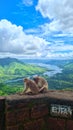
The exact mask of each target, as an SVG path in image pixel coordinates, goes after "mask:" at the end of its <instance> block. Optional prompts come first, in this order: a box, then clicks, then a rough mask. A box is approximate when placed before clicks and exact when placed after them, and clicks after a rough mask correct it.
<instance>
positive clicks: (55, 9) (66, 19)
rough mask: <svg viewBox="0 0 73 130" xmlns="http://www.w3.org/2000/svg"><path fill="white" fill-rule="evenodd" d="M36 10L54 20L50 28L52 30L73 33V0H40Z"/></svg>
mask: <svg viewBox="0 0 73 130" xmlns="http://www.w3.org/2000/svg"><path fill="white" fill-rule="evenodd" d="M36 10H38V11H40V13H41V14H42V16H43V17H44V18H45V17H48V18H49V19H51V20H52V22H51V23H50V24H49V28H50V30H52V31H62V32H70V33H73V1H72V0H63V1H61V0H56V1H55V0H39V1H38V5H37V6H36Z"/></svg>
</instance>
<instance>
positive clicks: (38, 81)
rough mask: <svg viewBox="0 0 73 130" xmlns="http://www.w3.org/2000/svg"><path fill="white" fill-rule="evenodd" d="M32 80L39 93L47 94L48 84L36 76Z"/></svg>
mask: <svg viewBox="0 0 73 130" xmlns="http://www.w3.org/2000/svg"><path fill="white" fill-rule="evenodd" d="M33 80H34V81H35V83H36V84H37V86H38V88H39V92H41V93H45V92H48V83H47V81H46V80H45V79H44V78H43V77H40V76H36V77H34V78H33Z"/></svg>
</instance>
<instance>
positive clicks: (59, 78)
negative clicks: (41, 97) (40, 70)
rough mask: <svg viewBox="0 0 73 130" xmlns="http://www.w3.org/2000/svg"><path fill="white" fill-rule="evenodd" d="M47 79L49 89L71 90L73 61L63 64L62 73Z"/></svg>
mask: <svg viewBox="0 0 73 130" xmlns="http://www.w3.org/2000/svg"><path fill="white" fill-rule="evenodd" d="M47 79H48V82H49V86H50V89H58V90H73V63H71V64H70V63H68V64H66V65H64V66H63V70H62V73H59V74H56V75H54V76H53V77H51V78H47Z"/></svg>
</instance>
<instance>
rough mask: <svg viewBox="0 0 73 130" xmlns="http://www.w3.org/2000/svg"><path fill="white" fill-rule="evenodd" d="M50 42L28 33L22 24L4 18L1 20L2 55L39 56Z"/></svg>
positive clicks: (0, 47) (0, 45)
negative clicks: (18, 24)
mask: <svg viewBox="0 0 73 130" xmlns="http://www.w3.org/2000/svg"><path fill="white" fill-rule="evenodd" d="M47 44H49V42H47V41H46V40H45V39H43V38H39V37H37V36H33V35H26V33H25V32H24V30H23V27H22V26H17V25H15V24H12V23H11V22H10V21H8V20H6V19H3V20H1V21H0V55H1V54H3V55H4V54H10V55H17V56H18V55H21V56H28V57H34V56H36V57H39V56H41V55H42V53H43V50H44V48H46V45H47Z"/></svg>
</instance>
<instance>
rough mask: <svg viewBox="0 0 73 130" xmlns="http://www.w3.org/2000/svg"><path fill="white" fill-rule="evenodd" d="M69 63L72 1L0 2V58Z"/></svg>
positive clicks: (72, 41) (72, 47) (72, 46)
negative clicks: (65, 60) (38, 59)
mask: <svg viewBox="0 0 73 130" xmlns="http://www.w3.org/2000/svg"><path fill="white" fill-rule="evenodd" d="M8 56H10V57H16V58H48V59H73V1H72V0H63V1H61V0H56V1H55V0H0V57H8Z"/></svg>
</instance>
